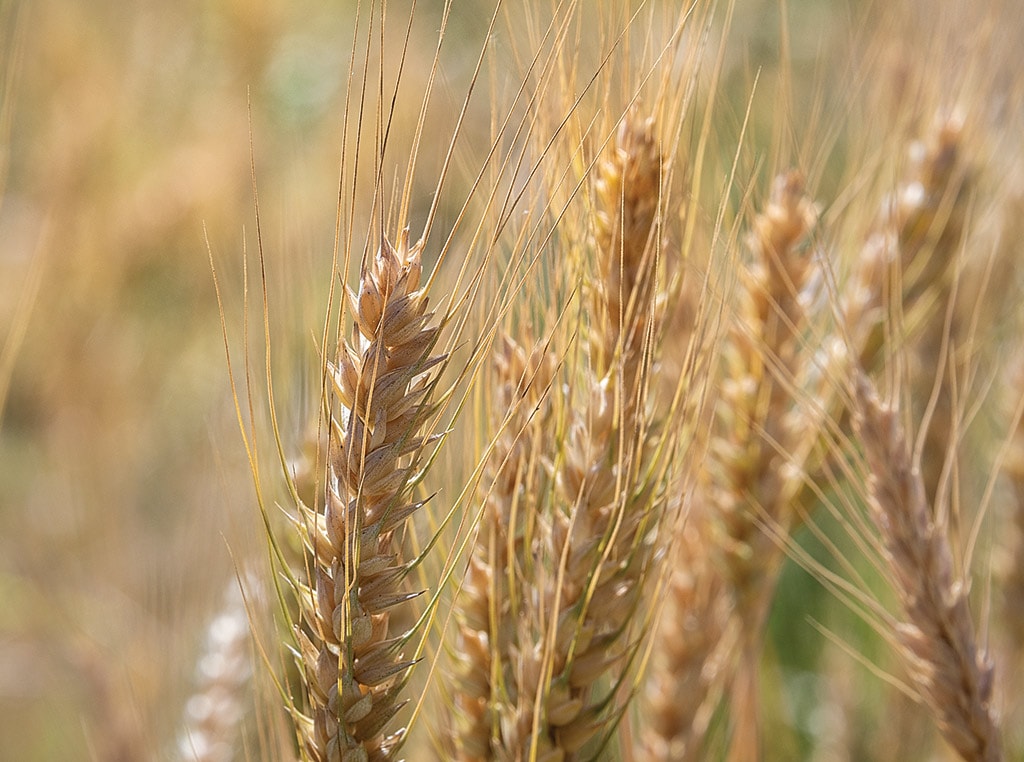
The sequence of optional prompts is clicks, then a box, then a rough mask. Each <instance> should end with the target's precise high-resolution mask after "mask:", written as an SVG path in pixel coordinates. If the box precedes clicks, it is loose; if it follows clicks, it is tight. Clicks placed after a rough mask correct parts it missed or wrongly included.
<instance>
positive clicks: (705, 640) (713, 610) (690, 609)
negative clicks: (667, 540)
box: [635, 504, 736, 762]
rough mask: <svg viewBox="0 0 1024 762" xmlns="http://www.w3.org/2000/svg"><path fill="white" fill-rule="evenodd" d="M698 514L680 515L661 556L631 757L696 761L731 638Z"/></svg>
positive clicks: (696, 509)
mask: <svg viewBox="0 0 1024 762" xmlns="http://www.w3.org/2000/svg"><path fill="white" fill-rule="evenodd" d="M706 514H707V510H706V508H705V507H703V506H701V505H699V504H694V505H691V506H690V507H689V509H688V510H686V511H685V513H684V514H683V515H681V516H680V520H679V525H678V527H677V528H676V532H675V536H676V543H675V545H674V546H672V547H671V548H670V549H669V555H668V557H667V558H666V562H667V563H668V564H670V565H671V570H670V572H669V578H668V584H667V588H666V590H665V596H664V602H663V604H662V606H663V608H662V611H661V615H660V619H659V624H658V628H657V630H656V634H655V636H654V644H653V651H652V655H651V665H650V671H649V675H648V679H647V685H646V695H645V702H646V711H645V712H644V718H645V722H644V724H643V733H642V736H641V739H640V743H639V750H638V751H637V752H636V754H635V757H636V758H637V759H650V760H653V761H654V762H698V761H699V760H702V759H704V753H705V750H704V748H703V745H704V738H705V736H706V734H707V731H708V729H709V724H710V720H711V715H712V710H713V708H714V705H715V703H716V690H717V689H718V688H719V687H720V686H721V683H722V677H723V673H724V671H725V670H724V669H723V667H724V664H723V663H722V661H723V659H726V658H728V656H729V652H730V651H731V650H732V640H733V639H734V637H735V635H736V628H735V626H732V625H733V624H734V622H733V621H732V620H730V617H729V613H730V609H731V605H730V601H729V596H728V589H727V588H726V585H725V580H724V579H723V577H722V576H721V574H720V573H719V570H718V568H717V566H716V564H715V558H714V556H713V554H712V552H711V546H712V536H713V533H712V532H711V531H710V528H709V522H708V516H707V515H706Z"/></svg>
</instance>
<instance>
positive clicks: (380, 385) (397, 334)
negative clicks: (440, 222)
mask: <svg viewBox="0 0 1024 762" xmlns="http://www.w3.org/2000/svg"><path fill="white" fill-rule="evenodd" d="M421 248H422V244H417V245H415V246H412V247H410V246H409V240H408V232H407V231H406V232H403V233H402V236H401V238H400V239H399V241H398V245H397V246H394V247H393V246H392V245H391V244H390V243H389V242H388V241H387V240H384V241H383V242H382V243H381V246H380V249H379V250H378V252H377V253H376V255H375V256H374V257H373V259H372V261H370V262H369V263H368V264H367V265H366V266H365V268H364V270H363V273H362V275H361V278H360V284H359V292H358V293H357V294H351V295H350V300H349V307H350V310H351V315H352V320H353V323H354V326H355V331H354V332H353V337H352V341H351V342H350V343H349V342H346V343H343V345H342V347H341V348H340V350H339V352H338V357H337V361H336V363H335V364H333V365H331V366H330V367H329V370H330V375H331V382H332V386H333V390H334V393H335V397H336V398H337V400H338V402H339V403H340V405H341V409H340V412H339V413H338V414H337V416H336V417H334V418H333V419H332V422H331V426H332V432H331V440H332V441H331V452H330V469H329V474H328V485H327V487H328V489H327V501H326V507H325V509H324V513H323V514H315V513H313V512H312V511H310V510H309V509H304V513H303V516H302V520H303V524H304V526H306V527H307V528H308V533H309V534H308V543H309V547H310V548H311V551H312V555H313V558H312V561H313V575H314V579H313V584H312V590H310V591H308V593H307V594H306V595H305V596H303V602H304V604H305V607H304V608H305V610H304V617H305V619H306V622H307V627H308V631H307V632H301V631H300V632H299V640H300V652H301V655H302V660H303V664H304V668H305V669H304V673H305V679H306V689H307V694H308V700H309V706H310V712H311V716H310V718H309V720H308V722H307V723H305V725H304V726H303V727H304V728H305V731H304V738H303V740H304V743H305V746H306V751H307V753H308V754H309V755H310V757H311V758H313V759H315V760H318V761H321V762H325V761H327V760H330V761H331V762H336V761H343V762H357V761H358V760H384V759H391V758H392V757H393V754H394V751H395V749H396V748H397V746H398V744H399V743H400V741H401V731H399V732H398V733H394V734H391V735H386V734H385V730H386V728H387V726H388V723H389V722H390V720H391V719H392V717H393V716H394V715H395V713H396V712H397V711H398V710H399V709H400V708H401V705H402V702H401V698H400V695H401V688H402V686H403V684H404V679H405V675H406V672H407V670H408V669H409V667H410V666H411V662H410V661H408V660H407V659H405V658H404V657H403V646H404V642H405V638H403V637H396V636H395V635H394V633H392V632H391V631H390V626H389V611H390V609H391V608H392V607H394V606H398V605H400V604H402V603H403V602H404V601H406V600H408V599H409V598H411V597H414V596H415V595H416V594H415V593H409V592H407V591H406V590H405V589H404V588H403V586H402V581H403V579H404V578H405V575H406V571H407V568H406V565H405V562H404V561H403V560H402V558H401V555H400V553H401V549H400V547H399V543H398V542H397V538H396V535H397V534H398V532H399V530H400V529H401V528H402V526H403V525H404V523H405V521H406V520H407V519H408V517H409V516H411V515H412V514H413V513H414V512H415V511H416V510H417V509H419V508H420V506H421V505H422V503H421V502H416V501H413V500H411V497H410V495H409V489H410V486H409V485H410V480H411V477H412V476H413V475H414V474H415V472H416V468H417V462H418V453H419V451H420V449H421V447H422V445H423V444H424V441H423V439H422V437H421V436H420V431H421V429H422V428H423V425H424V423H425V419H426V418H427V417H428V416H429V414H430V412H431V408H430V403H429V399H428V396H429V389H430V378H429V375H427V374H428V371H429V370H430V369H431V368H432V367H434V366H435V365H436V364H437V363H439V362H440V361H441V360H442V359H443V358H442V357H440V356H437V355H432V354H431V351H432V349H433V346H434V343H435V340H436V336H437V329H436V328H432V327H429V325H428V324H429V322H430V318H431V314H430V313H428V312H427V298H426V296H425V295H424V293H423V291H422V290H421V289H420V276H421V264H420V251H421Z"/></svg>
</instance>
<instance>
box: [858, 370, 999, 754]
mask: <svg viewBox="0 0 1024 762" xmlns="http://www.w3.org/2000/svg"><path fill="white" fill-rule="evenodd" d="M854 424H855V428H856V431H857V433H858V435H859V437H860V440H861V442H862V444H863V447H864V454H865V458H866V460H867V467H868V472H869V479H868V496H869V500H868V503H869V512H870V514H871V518H872V519H873V521H874V524H875V527H876V528H877V530H878V532H879V535H880V537H881V539H882V542H883V544H884V547H885V551H886V552H885V560H886V562H887V563H888V567H889V576H890V579H891V582H892V584H893V587H894V589H895V591H896V593H897V595H898V596H899V598H900V601H901V603H902V606H903V612H904V616H905V620H904V621H903V622H900V623H896V624H895V635H896V638H897V641H898V643H899V646H900V653H901V656H902V657H903V659H904V661H905V663H906V665H907V671H908V672H909V673H910V676H911V678H912V679H913V681H914V685H915V687H916V688H917V690H918V691H919V693H920V696H921V699H922V700H923V701H924V703H925V704H926V705H927V706H928V708H929V709H930V710H931V712H932V715H933V717H934V719H935V722H936V723H937V725H938V727H939V729H940V730H941V732H942V734H943V736H944V737H945V739H946V741H947V742H948V743H949V744H950V746H952V747H953V748H954V749H956V751H957V752H958V753H959V754H960V756H961V758H963V759H964V760H967V761H968V762H998V760H1001V759H1003V754H1002V747H1001V742H1000V738H999V732H998V729H997V725H996V718H995V713H994V707H993V705H992V700H993V699H992V697H993V679H994V674H993V667H992V663H991V661H990V660H989V657H988V655H987V653H986V651H985V649H984V648H982V647H979V645H978V643H977V639H976V637H975V631H974V624H973V622H972V620H971V615H970V610H969V607H968V600H967V592H968V590H969V580H968V579H966V578H963V577H959V575H958V574H957V572H955V570H954V561H953V554H952V550H951V547H950V541H949V537H948V535H947V533H946V528H945V526H944V525H942V524H938V523H936V519H935V518H933V513H932V509H931V506H929V504H928V502H927V498H926V496H925V489H924V483H923V481H922V479H921V474H920V472H919V471H918V469H917V468H916V467H915V466H914V464H913V462H912V461H911V457H910V450H909V448H908V445H907V442H906V438H905V435H904V432H903V428H902V426H901V425H900V422H899V418H898V414H897V411H896V410H894V409H893V408H890V407H886V406H884V405H883V404H882V403H881V402H880V401H879V399H878V397H877V394H876V393H875V390H874V388H873V387H872V385H871V384H870V382H868V381H867V380H866V378H864V377H863V376H861V377H860V378H859V379H858V385H857V404H856V416H855V420H854Z"/></svg>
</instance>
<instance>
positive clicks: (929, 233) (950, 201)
mask: <svg viewBox="0 0 1024 762" xmlns="http://www.w3.org/2000/svg"><path fill="white" fill-rule="evenodd" d="M961 137H962V125H961V122H960V120H959V119H958V118H956V117H952V116H951V117H948V118H946V119H943V120H940V121H939V123H938V124H937V125H936V127H935V128H934V129H933V131H932V132H931V133H930V134H929V135H928V136H927V137H926V138H925V139H923V140H919V141H915V142H913V143H912V144H911V146H910V149H909V154H910V167H909V171H908V173H907V177H906V179H905V180H904V181H903V182H902V183H901V184H900V186H899V188H898V189H897V191H896V192H895V193H894V194H893V195H892V196H890V197H888V198H886V200H885V201H884V203H883V205H882V209H881V212H880V214H879V216H878V219H877V220H876V222H875V224H874V226H873V230H872V232H871V233H870V234H869V236H868V238H867V241H866V242H865V244H864V247H863V248H862V249H861V251H860V252H859V254H858V256H857V260H856V263H855V266H854V269H853V271H852V272H851V273H850V278H849V281H848V283H847V286H846V288H845V290H844V293H843V295H842V311H843V318H844V322H845V326H844V327H845V330H846V331H847V335H848V337H849V340H850V346H851V347H853V351H854V352H855V353H857V356H858V359H859V362H860V365H861V366H862V367H864V368H867V369H868V370H872V369H874V368H876V367H877V366H878V364H879V362H880V361H881V360H883V359H884V355H883V354H882V353H881V350H882V348H883V344H884V342H885V339H886V337H885V334H884V328H885V324H886V322H887V321H888V320H889V319H890V317H891V315H892V310H893V306H894V305H897V306H899V307H900V309H901V311H902V312H903V313H909V312H910V310H911V309H912V307H913V306H914V304H915V303H916V302H918V301H919V300H920V299H921V297H922V296H924V295H925V294H927V293H928V292H929V291H930V290H932V289H935V288H942V287H943V285H944V284H948V280H949V279H950V278H951V277H952V275H953V273H952V272H951V269H950V268H951V265H952V262H953V259H954V257H955V254H956V248H957V244H958V242H959V239H960V236H961V233H962V231H963V224H964V214H965V208H964V207H965V204H964V202H965V197H966V193H967V177H966V172H965V168H964V167H963V159H962V157H961V153H962V150H961ZM894 287H895V288H901V289H902V290H901V291H899V292H895V293H894V292H893V288H894ZM937 301H938V300H935V299H930V300H929V302H930V304H929V305H928V307H929V309H935V303H936V302H937ZM938 309H939V310H940V313H941V310H942V307H941V306H939V307H938Z"/></svg>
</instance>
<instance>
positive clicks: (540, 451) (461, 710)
mask: <svg viewBox="0 0 1024 762" xmlns="http://www.w3.org/2000/svg"><path fill="white" fill-rule="evenodd" d="M494 365H495V381H496V387H497V391H496V394H495V397H494V411H493V414H494V417H495V419H496V422H497V433H496V435H495V438H494V442H493V445H492V447H491V449H490V452H489V454H488V456H487V461H486V464H485V469H484V479H483V481H482V488H481V497H482V504H483V505H482V513H481V516H480V521H479V525H478V529H477V538H476V541H475V543H474V546H473V550H472V555H471V557H470V560H469V564H468V566H467V569H466V575H465V577H464V578H463V581H462V590H461V591H460V593H459V597H458V599H457V600H456V618H457V620H458V630H457V632H456V636H455V643H454V649H453V650H454V652H455V655H456V659H457V661H456V665H455V688H454V695H453V703H452V711H453V713H454V718H453V720H450V721H449V724H452V725H454V726H455V731H456V732H455V739H454V741H455V743H454V750H453V751H452V754H453V756H454V757H455V759H458V760H462V761H463V762H468V761H469V760H489V759H495V758H501V757H502V756H503V755H504V753H505V752H504V750H502V749H501V748H499V747H500V743H499V742H497V739H498V738H500V730H499V727H498V724H499V722H500V721H501V719H502V717H503V716H514V709H513V708H512V707H514V706H515V704H516V703H517V697H516V696H508V695H506V689H507V687H510V686H514V685H515V670H516V666H517V665H516V657H515V656H514V654H513V651H514V648H515V644H516V642H517V640H518V636H517V630H518V629H519V622H518V618H519V613H520V612H519V610H518V609H519V606H520V604H519V602H520V601H521V600H522V599H523V597H524V596H525V595H531V594H532V593H531V592H530V590H529V584H530V583H528V582H525V581H524V577H525V576H526V574H528V568H529V566H530V564H529V560H528V558H527V556H528V553H529V547H528V542H529V535H530V529H529V527H530V525H531V524H532V523H533V522H534V521H535V517H536V515H537V514H538V513H539V510H540V507H539V506H538V505H537V504H536V502H537V497H538V495H541V494H543V493H544V492H545V489H544V488H543V487H542V486H541V485H540V484H538V481H539V480H541V479H542V478H543V474H544V473H545V469H544V468H542V465H541V463H540V457H541V456H542V455H546V448H545V447H543V446H541V443H542V439H543V436H544V433H543V427H544V426H545V424H547V423H549V421H548V417H549V414H550V405H549V402H548V398H547V394H546V392H547V390H548V388H549V385H550V383H551V381H552V378H553V376H554V371H555V365H556V362H555V357H554V355H552V354H551V353H550V352H547V351H545V350H544V349H543V348H542V347H539V346H538V347H535V348H534V349H533V351H532V352H527V351H526V350H525V349H524V348H523V347H522V346H520V345H519V344H518V343H517V342H516V341H515V340H514V339H512V338H511V337H510V336H507V335H506V336H503V337H502V338H501V340H500V345H499V347H498V350H497V352H496V353H495V362H494ZM524 567H525V568H524ZM506 708H507V710H506ZM522 730H523V732H528V730H529V728H524V729H522Z"/></svg>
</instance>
